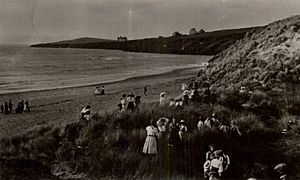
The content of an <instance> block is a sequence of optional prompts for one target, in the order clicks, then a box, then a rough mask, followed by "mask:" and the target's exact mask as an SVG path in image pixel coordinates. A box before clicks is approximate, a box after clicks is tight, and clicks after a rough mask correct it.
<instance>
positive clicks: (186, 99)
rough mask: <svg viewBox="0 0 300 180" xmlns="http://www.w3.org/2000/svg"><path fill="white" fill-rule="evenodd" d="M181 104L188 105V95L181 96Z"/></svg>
mask: <svg viewBox="0 0 300 180" xmlns="http://www.w3.org/2000/svg"><path fill="white" fill-rule="evenodd" d="M183 104H184V105H188V104H189V96H188V95H184V96H183Z"/></svg>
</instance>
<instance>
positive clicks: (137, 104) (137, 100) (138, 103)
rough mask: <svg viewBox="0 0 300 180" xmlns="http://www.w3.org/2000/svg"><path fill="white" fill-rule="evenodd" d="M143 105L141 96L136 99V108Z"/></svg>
mask: <svg viewBox="0 0 300 180" xmlns="http://www.w3.org/2000/svg"><path fill="white" fill-rule="evenodd" d="M140 104H141V96H137V97H136V98H135V106H136V107H138V106H139V105H140Z"/></svg>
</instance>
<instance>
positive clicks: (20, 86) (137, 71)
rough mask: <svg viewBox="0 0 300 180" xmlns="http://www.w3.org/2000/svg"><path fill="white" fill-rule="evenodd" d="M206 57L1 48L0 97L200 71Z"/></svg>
mask: <svg viewBox="0 0 300 180" xmlns="http://www.w3.org/2000/svg"><path fill="white" fill-rule="evenodd" d="M207 59H208V57H207V56H198V55H173V54H154V53H134V52H124V51H119V50H101V49H73V48H31V47H28V46H21V45H1V46H0V94H6V93H14V92H24V91H34V90H45V89H56V88H65V87H76V86H85V85H94V84H95V85H96V84H103V83H109V82H115V81H121V80H125V79H128V78H132V77H138V76H147V75H155V74H161V73H166V72H170V71H173V70H176V69H183V68H193V67H201V66H203V64H205V63H206V62H207Z"/></svg>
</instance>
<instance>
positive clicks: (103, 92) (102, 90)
mask: <svg viewBox="0 0 300 180" xmlns="http://www.w3.org/2000/svg"><path fill="white" fill-rule="evenodd" d="M101 95H105V89H104V86H102V88H101Z"/></svg>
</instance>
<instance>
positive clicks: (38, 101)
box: [0, 68, 200, 138]
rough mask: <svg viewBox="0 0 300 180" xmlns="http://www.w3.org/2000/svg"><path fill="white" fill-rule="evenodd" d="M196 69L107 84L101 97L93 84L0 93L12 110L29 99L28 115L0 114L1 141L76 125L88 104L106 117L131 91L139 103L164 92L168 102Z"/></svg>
mask: <svg viewBox="0 0 300 180" xmlns="http://www.w3.org/2000/svg"><path fill="white" fill-rule="evenodd" d="M199 69H200V68H186V69H177V70H173V71H171V72H168V73H162V74H156V75H151V76H141V77H133V78H128V79H126V80H124V81H119V82H113V83H109V84H106V86H105V89H106V95H104V96H101V95H97V96H95V95H94V91H95V85H89V86H80V87H69V88H63V89H52V90H42V91H28V92H19V93H11V94H1V95H0V102H5V101H8V99H11V100H12V102H13V104H14V106H13V109H15V108H16V106H17V103H18V102H19V101H20V100H22V99H29V104H30V108H31V112H25V113H22V114H15V113H12V114H8V115H5V114H0V138H1V137H11V136H15V135H18V134H22V133H24V132H27V131H28V130H30V129H33V128H37V127H39V126H44V125H49V124H54V125H60V124H66V123H71V122H77V121H78V120H79V117H80V111H81V110H82V108H83V107H85V106H86V105H87V104H90V105H91V107H92V113H99V114H105V113H106V112H112V111H115V110H116V109H117V104H118V103H119V101H120V97H121V95H122V94H123V93H125V94H128V93H130V92H133V93H134V94H135V95H139V96H142V99H141V101H142V103H148V102H154V101H158V100H159V95H160V93H161V92H163V91H164V92H166V94H167V99H168V98H171V97H177V96H178V95H179V94H180V93H182V92H181V84H182V83H183V82H187V81H189V80H191V79H193V78H195V77H196V73H197V72H198V70H199ZM145 85H147V86H148V92H147V96H145V95H144V86H145Z"/></svg>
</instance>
